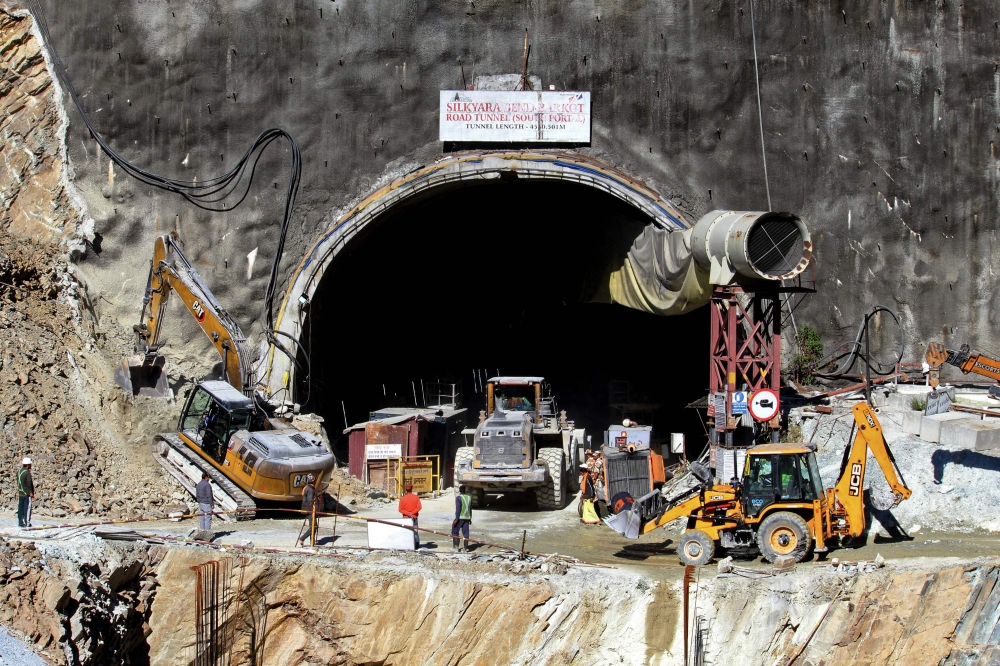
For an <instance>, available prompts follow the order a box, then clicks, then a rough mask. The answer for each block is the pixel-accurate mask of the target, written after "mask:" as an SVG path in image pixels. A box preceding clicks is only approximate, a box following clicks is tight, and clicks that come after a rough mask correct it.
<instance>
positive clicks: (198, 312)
mask: <svg viewBox="0 0 1000 666" xmlns="http://www.w3.org/2000/svg"><path fill="white" fill-rule="evenodd" d="M191 309H192V310H194V318H195V319H197V320H198V321H204V320H205V308H203V307H202V306H201V301H197V300H196V301H195V302H194V303H192V304H191Z"/></svg>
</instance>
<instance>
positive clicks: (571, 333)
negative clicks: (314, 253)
mask: <svg viewBox="0 0 1000 666" xmlns="http://www.w3.org/2000/svg"><path fill="white" fill-rule="evenodd" d="M649 222H650V220H649V218H648V217H647V216H645V215H644V214H643V213H642V212H641V211H639V210H638V209H636V208H634V207H632V206H630V205H628V204H627V203H624V202H623V201H621V200H620V199H617V198H615V197H613V196H611V195H609V194H607V193H605V192H602V191H600V190H597V189H595V188H593V187H587V186H582V185H576V184H571V183H565V182H538V181H525V180H523V179H521V180H518V179H517V178H516V176H513V174H506V177H499V178H494V179H491V180H477V181H466V182H460V183H453V184H450V185H444V186H440V187H436V188H433V189H432V190H430V191H428V192H425V193H421V194H417V195H414V196H411V197H409V198H408V199H406V200H405V201H404V202H401V203H399V204H397V205H396V206H394V207H392V208H391V209H389V211H387V212H386V213H383V214H382V215H380V216H379V217H378V218H377V219H376V220H375V221H374V222H373V223H371V224H369V225H367V226H366V227H365V228H364V229H363V230H362V231H361V232H360V233H359V234H358V235H357V236H355V237H354V238H353V239H352V240H351V242H350V243H349V244H348V245H347V246H346V247H345V248H344V249H343V250H342V251H341V252H340V253H339V254H338V255H337V257H336V260H335V261H333V262H332V263H331V265H330V267H329V268H328V269H327V270H326V272H325V273H324V274H323V277H322V279H321V282H320V283H319V285H318V287H317V289H316V291H315V292H314V294H313V298H312V300H311V303H310V305H309V309H308V311H307V312H306V313H305V319H304V321H303V328H302V337H301V343H302V344H301V349H302V354H301V355H300V358H299V362H300V364H302V366H303V367H304V366H305V364H306V363H307V361H306V358H305V357H306V356H308V358H309V360H308V366H309V371H308V372H302V371H299V372H298V373H297V386H296V395H297V399H298V401H299V402H301V403H302V404H303V411H314V412H316V413H318V414H320V415H321V416H323V417H324V418H325V419H326V423H327V429H328V431H329V432H330V435H331V439H333V440H334V441H335V442H336V452H337V454H338V459H340V460H342V461H343V460H345V459H346V455H347V439H346V437H345V436H338V434H339V433H340V432H341V430H342V428H343V426H344V423H345V421H346V422H347V423H348V424H354V423H358V422H362V421H365V420H368V418H369V414H370V412H372V411H374V410H376V409H378V408H380V407H386V406H413V405H414V404H415V403H416V404H417V405H422V404H423V403H424V401H425V400H426V398H425V396H424V390H423V389H422V386H421V381H422V380H423V382H425V383H426V382H429V381H431V380H432V379H433V378H435V377H453V378H455V379H457V380H459V381H461V383H462V393H463V406H465V407H467V408H468V410H469V411H468V418H469V422H470V424H472V423H474V422H475V420H476V416H477V415H478V411H479V409H481V408H483V406H484V403H485V397H484V395H483V392H482V390H481V381H483V380H485V379H486V378H487V377H489V376H493V375H495V374H496V373H497V372H500V373H503V374H506V375H542V376H544V377H546V379H547V380H548V381H549V382H550V383H551V385H552V389H553V392H554V393H555V395H556V396H557V398H558V400H559V405H560V408H562V409H566V410H567V412H568V415H569V417H570V418H571V419H574V420H575V421H576V423H577V425H578V427H585V428H586V429H587V432H588V434H590V435H591V436H592V437H593V442H594V445H595V446H596V445H599V444H600V442H601V441H602V435H601V433H602V432H603V431H604V430H605V429H606V428H607V427H608V426H609V425H610V424H611V421H610V419H611V418H612V416H613V415H615V414H618V412H613V408H612V404H613V402H614V401H615V400H618V401H620V400H621V395H622V391H623V390H624V391H627V393H628V397H627V399H628V401H629V402H630V403H636V404H641V405H644V406H646V407H648V409H649V412H651V414H650V416H651V418H652V419H653V421H654V423H653V424H652V425H654V434H655V435H657V436H658V438H667V439H668V438H669V433H670V432H685V433H686V434H687V437H688V441H689V442H691V445H692V452H694V453H697V452H699V451H700V450H701V448H702V443H703V442H704V441H705V436H704V430H703V428H702V426H701V424H700V421H699V419H698V416H697V414H696V413H695V412H694V410H692V409H685V408H684V407H685V405H686V404H688V403H689V402H691V401H693V400H695V399H697V398H699V397H702V396H704V395H705V393H706V391H707V383H708V373H707V370H708V341H707V339H706V336H707V333H708V322H709V318H708V309H707V308H701V309H699V310H696V311H694V312H692V313H690V314H687V315H684V316H679V317H660V316H656V315H652V314H647V313H643V312H639V311H636V310H631V309H628V308H625V307H622V306H619V305H611V304H607V303H599V302H594V301H595V300H602V295H604V293H605V292H606V290H607V286H606V285H607V277H608V274H609V273H610V272H611V271H612V270H614V269H617V268H619V267H620V266H621V263H622V260H623V258H624V256H625V254H626V252H627V251H628V249H629V247H630V245H631V243H632V241H633V240H634V239H635V238H636V236H638V235H639V233H640V232H641V230H642V228H643V226H644V225H646V224H648V223H649ZM603 300H606V298H604V299H603ZM612 393H613V394H614V395H611V394H612Z"/></svg>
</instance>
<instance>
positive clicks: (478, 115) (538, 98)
mask: <svg viewBox="0 0 1000 666" xmlns="http://www.w3.org/2000/svg"><path fill="white" fill-rule="evenodd" d="M438 116H439V137H440V140H441V141H456V142H468V143H483V142H503V143H574V144H579V143H590V93H589V92H572V91H551V90H509V91H508V90H503V91H495V90H442V91H441V101H440V109H439V110H438Z"/></svg>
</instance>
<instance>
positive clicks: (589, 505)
mask: <svg viewBox="0 0 1000 666" xmlns="http://www.w3.org/2000/svg"><path fill="white" fill-rule="evenodd" d="M582 502H583V515H582V516H581V518H580V520H581V521H582V522H583V524H584V525H600V524H601V519H600V518H598V517H597V511H596V510H595V508H594V500H592V499H587V500H582Z"/></svg>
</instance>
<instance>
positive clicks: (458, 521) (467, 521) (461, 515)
mask: <svg viewBox="0 0 1000 666" xmlns="http://www.w3.org/2000/svg"><path fill="white" fill-rule="evenodd" d="M471 524H472V496H471V495H469V489H468V487H467V486H459V487H458V494H457V495H455V520H453V521H452V522H451V547H452V548H453V549H454V550H456V551H458V552H459V553H461V552H463V551H464V552H468V550H469V525H471ZM459 532H461V534H462V536H463V537H465V545H464V547H462V548H459V547H458V535H459Z"/></svg>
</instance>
